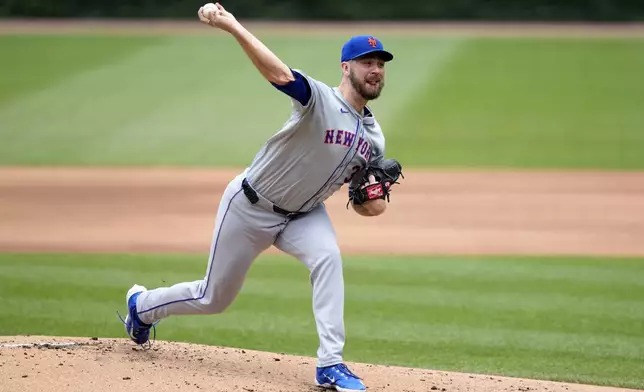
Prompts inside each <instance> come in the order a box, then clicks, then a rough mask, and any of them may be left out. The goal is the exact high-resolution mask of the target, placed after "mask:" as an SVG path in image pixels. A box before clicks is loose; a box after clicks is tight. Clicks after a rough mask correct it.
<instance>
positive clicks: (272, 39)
mask: <svg viewBox="0 0 644 392" xmlns="http://www.w3.org/2000/svg"><path fill="white" fill-rule="evenodd" d="M261 38H262V39H263V40H264V41H265V42H266V43H267V44H268V45H269V47H270V48H272V49H273V50H274V51H275V52H276V53H277V54H278V55H279V56H280V57H281V58H282V59H283V60H284V61H285V62H286V63H287V64H288V65H290V66H292V67H295V68H300V69H303V70H305V71H306V72H307V73H309V74H310V75H312V76H314V77H315V78H318V79H320V80H322V81H325V82H327V83H328V84H330V85H336V84H337V83H338V81H339V76H340V73H339V72H340V71H339V59H338V58H339V50H340V46H341V45H342V43H343V41H344V39H345V37H342V36H340V35H333V36H331V37H326V36H322V35H320V36H308V35H307V36H306V37H300V38H298V37H293V36H289V37H284V36H280V35H270V34H267V35H265V36H261ZM382 38H383V40H384V42H385V45H387V47H388V48H390V49H391V50H392V51H393V52H394V54H395V55H396V59H395V60H394V62H392V63H390V64H389V66H388V79H387V87H386V88H385V92H384V94H383V96H382V97H381V98H380V99H379V100H377V101H374V103H373V108H374V109H375V110H376V113H377V116H378V118H379V119H380V122H381V124H382V126H383V128H384V129H385V133H386V136H387V145H388V153H389V154H390V155H392V156H397V157H401V160H402V161H403V162H404V164H405V165H406V166H407V167H410V166H477V167H480V166H488V167H498V166H501V167H528V168H533V167H553V168H555V167H570V168H604V169H642V168H644V153H643V152H644V110H642V108H644V73H643V72H642V69H644V39H639V38H624V39H616V38H611V39H600V38H594V39H590V38H588V39H583V38H576V39H526V38H521V39H509V38H506V39H492V38H485V39H484V38H469V39H468V38H450V37H443V38H436V37H434V38H432V37H404V36H400V35H394V36H390V37H388V36H383V37H382ZM0 52H1V53H2V54H3V56H2V57H3V61H2V62H0V136H1V138H2V143H0V164H2V165H48V164H59V165H196V166H200V165H215V166H240V165H246V164H248V163H249V162H250V161H251V160H252V158H253V156H254V154H255V153H256V151H257V150H258V148H259V147H260V146H261V144H262V143H263V142H264V141H265V139H266V138H267V137H268V136H270V135H271V134H272V133H273V132H275V131H276V130H277V129H278V128H279V127H280V126H281V124H282V123H283V122H284V121H285V120H286V118H287V116H288V114H289V112H290V103H289V101H288V99H287V98H286V97H284V96H283V95H282V94H281V93H279V92H277V91H276V90H275V89H273V88H272V87H271V86H270V85H269V84H268V83H266V82H265V81H264V80H263V79H262V78H261V76H260V75H259V73H258V72H257V71H256V70H255V69H254V68H253V66H252V64H251V63H250V61H249V60H248V59H247V58H246V56H245V55H244V53H243V52H242V51H241V49H240V48H239V47H238V46H237V43H236V42H235V41H234V40H233V39H231V38H230V37H228V36H224V35H223V34H220V35H217V34H213V35H212V36H193V37H186V36H184V37H167V36H166V37H149V36H148V37H117V36H0Z"/></svg>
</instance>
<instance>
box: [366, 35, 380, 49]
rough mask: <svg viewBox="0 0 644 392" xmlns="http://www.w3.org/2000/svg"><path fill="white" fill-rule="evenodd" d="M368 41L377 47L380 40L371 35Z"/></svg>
mask: <svg viewBox="0 0 644 392" xmlns="http://www.w3.org/2000/svg"><path fill="white" fill-rule="evenodd" d="M367 41H368V42H369V45H371V47H372V48H375V47H376V46H377V45H378V41H376V39H375V38H373V37H369V39H368V40H367Z"/></svg>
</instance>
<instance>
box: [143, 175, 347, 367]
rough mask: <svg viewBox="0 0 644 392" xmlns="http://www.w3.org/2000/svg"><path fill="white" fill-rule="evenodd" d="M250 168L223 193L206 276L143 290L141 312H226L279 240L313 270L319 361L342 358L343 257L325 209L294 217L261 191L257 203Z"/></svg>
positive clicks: (155, 315)
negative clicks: (248, 192)
mask: <svg viewBox="0 0 644 392" xmlns="http://www.w3.org/2000/svg"><path fill="white" fill-rule="evenodd" d="M246 172H247V171H244V172H243V173H241V174H239V175H238V176H237V177H235V178H234V179H233V180H232V181H231V182H230V183H229V184H228V187H227V188H226V190H225V192H224V194H223V197H222V199H221V202H220V205H219V210H218V213H217V217H216V221H215V229H214V233H213V238H212V245H211V248H210V256H209V262H208V267H207V268H206V275H205V277H204V278H203V279H202V280H197V281H193V282H184V283H178V284H175V285H173V286H171V287H161V288H156V289H153V290H149V291H146V292H143V293H142V294H141V295H139V298H138V300H137V311H138V314H139V318H140V319H141V321H143V322H144V323H153V322H156V321H158V320H160V319H163V318H165V317H168V316H173V315H194V314H216V313H221V312H223V311H224V310H225V309H226V308H227V307H228V306H229V305H230V304H231V303H232V302H233V301H234V299H235V298H236V297H237V295H238V293H239V291H240V290H241V287H242V285H243V282H244V280H245V277H246V274H247V272H248V270H249V268H250V266H251V264H252V263H253V261H254V260H255V259H256V258H257V256H258V255H259V254H260V253H261V252H262V251H264V250H266V249H268V248H269V247H270V246H271V245H275V246H276V247H277V248H278V249H280V250H282V251H283V252H285V253H287V254H289V255H292V256H294V257H296V258H297V259H299V260H300V261H301V262H302V263H304V264H305V265H306V266H307V267H308V269H309V271H310V281H311V285H312V288H313V314H314V317H315V323H316V328H317V332H318V335H319V339H320V345H319V348H318V352H317V355H318V364H317V365H318V366H321V367H322V366H330V365H335V364H337V363H341V362H342V360H343V359H342V354H343V348H344V341H345V332H344V279H343V271H342V258H341V255H340V249H339V247H338V244H337V239H336V233H335V230H334V229H333V226H332V224H331V220H330V219H329V216H328V214H327V212H326V209H325V207H324V205H320V206H319V207H317V208H315V209H314V210H312V211H311V212H309V213H307V214H304V215H301V216H299V217H296V218H293V219H289V218H287V217H285V216H284V215H281V214H278V213H276V212H274V211H273V210H272V209H270V208H268V206H269V204H270V202H268V201H267V200H265V199H263V198H262V197H261V195H258V196H259V197H260V201H259V202H258V203H256V204H252V203H251V202H250V201H249V199H248V198H247V197H246V196H245V194H244V192H243V191H242V180H243V179H244V177H245V175H246Z"/></svg>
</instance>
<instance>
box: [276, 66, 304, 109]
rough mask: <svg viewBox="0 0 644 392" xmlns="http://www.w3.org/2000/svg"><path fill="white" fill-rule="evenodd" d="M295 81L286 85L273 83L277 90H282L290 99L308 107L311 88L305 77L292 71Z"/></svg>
mask: <svg viewBox="0 0 644 392" xmlns="http://www.w3.org/2000/svg"><path fill="white" fill-rule="evenodd" d="M291 72H293V76H294V77H295V80H293V81H292V82H289V83H287V84H285V85H279V84H275V83H271V84H272V85H273V86H274V87H275V88H276V89H278V90H280V91H281V92H283V93H284V94H286V95H288V96H289V97H291V98H293V99H295V100H297V101H298V102H299V103H300V104H302V106H306V104H307V103H309V100H310V99H311V86H310V85H309V82H308V81H307V80H306V78H305V77H304V76H302V75H301V74H300V73H298V72H297V71H294V70H291Z"/></svg>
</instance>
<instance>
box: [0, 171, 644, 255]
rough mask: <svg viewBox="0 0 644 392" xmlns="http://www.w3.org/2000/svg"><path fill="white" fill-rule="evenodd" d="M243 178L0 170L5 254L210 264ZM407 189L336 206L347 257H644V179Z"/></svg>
mask: <svg viewBox="0 0 644 392" xmlns="http://www.w3.org/2000/svg"><path fill="white" fill-rule="evenodd" d="M238 172H239V170H214V169H213V170H209V169H126V168H123V169H113V168H112V169H88V168H61V169H51V168H13V169H12V168H0V200H2V203H0V217H1V219H0V251H34V250H35V251H63V252H74V251H85V252H111V251H116V252H129V251H147V252H174V251H177V252H196V253H203V254H207V252H208V250H209V249H210V241H211V236H212V229H213V224H214V218H215V214H216V211H217V207H218V203H219V198H220V196H221V194H222V192H223V189H224V187H225V186H226V185H227V183H228V181H229V180H230V179H231V178H232V177H233V176H234V175H236V174H237V173H238ZM401 181H402V183H401V184H400V185H396V186H394V188H393V191H392V199H391V203H389V205H388V211H387V212H386V213H385V214H384V215H383V216H381V217H375V218H367V217H362V216H359V215H357V214H356V213H354V212H353V211H352V210H350V209H349V210H347V209H346V200H347V196H346V191H341V192H339V193H337V194H336V195H334V196H333V197H332V198H331V199H330V200H329V201H328V203H327V207H328V210H329V213H330V215H331V218H332V220H333V222H334V224H335V226H336V230H337V233H338V238H339V243H340V247H341V249H342V251H343V252H344V253H345V254H369V253H371V254H386V253H389V254H401V255H406V254H421V255H422V254H474V255H482V254H483V255H485V254H497V255H498V254H515V255H519V254H525V255H543V254H559V255H607V256H608V255H610V256H633V255H638V256H644V241H643V240H642V239H643V238H644V172H631V173H617V172H614V173H610V172H605V173H598V172H547V171H543V172H530V171H526V172H513V171H497V172H493V171H488V172H486V171H481V172H470V171H456V170H454V171H414V170H406V171H405V179H403V180H401ZM367 239H368V241H367ZM274 251H275V250H271V252H274Z"/></svg>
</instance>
